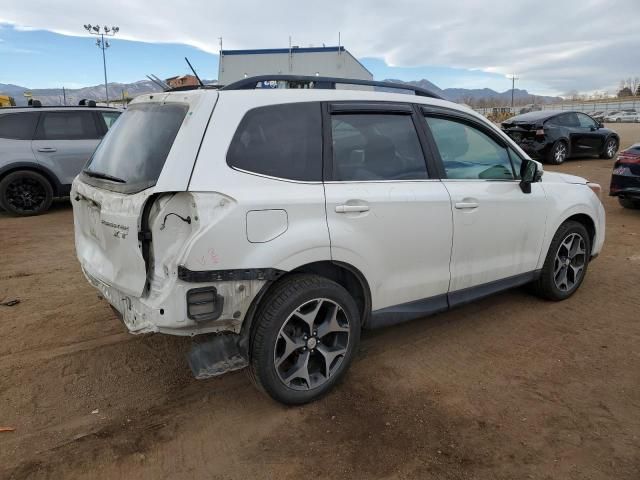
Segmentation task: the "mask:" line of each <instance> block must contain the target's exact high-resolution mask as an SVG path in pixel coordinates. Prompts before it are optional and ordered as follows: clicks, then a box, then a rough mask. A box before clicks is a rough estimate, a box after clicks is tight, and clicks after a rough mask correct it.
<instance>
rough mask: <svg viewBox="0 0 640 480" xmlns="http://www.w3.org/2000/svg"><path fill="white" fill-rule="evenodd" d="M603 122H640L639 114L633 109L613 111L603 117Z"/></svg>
mask: <svg viewBox="0 0 640 480" xmlns="http://www.w3.org/2000/svg"><path fill="white" fill-rule="evenodd" d="M604 121H605V122H617V123H620V122H640V115H639V114H638V113H636V112H635V111H624V110H623V111H621V112H615V113H612V114H611V115H607V116H606V117H604Z"/></svg>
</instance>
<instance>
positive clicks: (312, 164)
mask: <svg viewBox="0 0 640 480" xmlns="http://www.w3.org/2000/svg"><path fill="white" fill-rule="evenodd" d="M227 164H228V165H229V166H230V167H234V168H238V169H241V170H246V171H248V172H253V173H258V174H261V175H268V176H270V177H277V178H283V179H288V180H299V181H316V182H319V181H321V180H322V117H321V110H320V104H318V103H291V104H283V105H270V106H266V107H258V108H254V109H253V110H250V111H249V112H247V114H246V115H245V117H244V118H243V119H242V121H241V122H240V125H239V126H238V130H236V133H235V135H234V136H233V140H232V141H231V146H230V147H229V151H228V153H227Z"/></svg>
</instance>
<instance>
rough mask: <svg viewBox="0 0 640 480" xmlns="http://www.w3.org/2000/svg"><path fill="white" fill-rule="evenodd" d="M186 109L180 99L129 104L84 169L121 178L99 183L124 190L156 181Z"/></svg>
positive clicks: (138, 189)
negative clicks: (176, 100) (168, 101)
mask: <svg viewBox="0 0 640 480" xmlns="http://www.w3.org/2000/svg"><path fill="white" fill-rule="evenodd" d="M188 109H189V107H188V106H187V105H185V104H181V103H162V104H161V103H138V104H135V105H131V106H129V108H127V111H126V112H125V113H123V114H122V115H121V116H120V118H119V119H118V121H117V122H115V123H114V124H113V126H112V127H111V128H110V129H109V131H108V132H107V134H106V135H105V137H104V139H103V140H102V142H100V145H98V148H97V149H96V151H95V152H94V154H93V156H92V157H91V159H90V160H89V164H88V165H87V168H86V170H88V171H89V172H92V173H94V174H102V175H107V176H110V177H115V178H118V179H120V180H121V182H119V183H113V185H112V184H111V183H112V182H107V185H101V186H102V187H104V188H110V189H112V190H117V191H120V192H124V193H133V192H138V191H141V190H144V189H145V188H149V187H151V186H153V185H155V184H156V182H157V181H158V178H159V177H160V172H162V168H163V167H164V163H165V161H166V160H167V156H168V155H169V151H170V150H171V147H172V145H173V142H174V140H175V138H176V135H178V131H179V130H180V126H181V125H182V121H183V120H184V117H185V116H186V115H187V111H188ZM95 176H97V175H95Z"/></svg>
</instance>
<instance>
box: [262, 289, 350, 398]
mask: <svg viewBox="0 0 640 480" xmlns="http://www.w3.org/2000/svg"><path fill="white" fill-rule="evenodd" d="M350 333H351V323H350V322H349V318H348V316H347V315H346V313H345V311H344V310H343V308H342V307H341V306H340V305H338V304H337V303H336V302H334V301H333V300H329V299H327V298H316V299H314V300H310V301H308V302H305V303H304V304H302V305H300V306H299V307H298V308H296V309H295V310H294V311H293V313H292V314H291V315H289V317H288V318H287V320H286V321H285V322H284V324H283V325H282V327H281V328H280V331H279V333H278V336H277V337H276V345H275V349H274V354H273V357H274V358H273V360H274V366H275V369H276V372H277V374H278V377H279V379H280V381H281V382H282V383H283V384H284V385H286V386H287V387H289V388H291V389H294V390H311V389H314V388H317V387H319V386H321V385H323V384H324V383H325V382H327V381H328V380H329V379H330V378H331V376H332V375H334V374H335V373H336V372H337V371H338V369H339V368H340V365H341V364H342V361H343V359H344V357H345V355H346V353H347V348H348V346H349V340H350V338H349V337H350Z"/></svg>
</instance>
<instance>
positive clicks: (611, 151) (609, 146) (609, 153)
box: [600, 138, 618, 159]
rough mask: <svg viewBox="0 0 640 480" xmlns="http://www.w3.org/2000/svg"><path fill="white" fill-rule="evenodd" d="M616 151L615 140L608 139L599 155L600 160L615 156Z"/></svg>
mask: <svg viewBox="0 0 640 480" xmlns="http://www.w3.org/2000/svg"><path fill="white" fill-rule="evenodd" d="M617 151H618V141H617V140H616V139H615V138H610V139H608V140H607V142H606V143H605V144H604V150H603V152H602V154H601V155H600V158H606V159H610V158H613V157H614V156H615V155H616V152H617Z"/></svg>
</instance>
